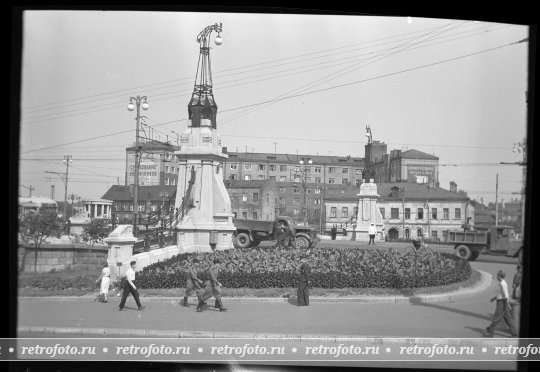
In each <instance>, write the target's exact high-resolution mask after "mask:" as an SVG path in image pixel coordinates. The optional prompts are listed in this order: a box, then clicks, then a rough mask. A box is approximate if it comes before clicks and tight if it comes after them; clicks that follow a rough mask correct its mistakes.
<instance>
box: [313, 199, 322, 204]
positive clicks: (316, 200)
mask: <svg viewBox="0 0 540 372" xmlns="http://www.w3.org/2000/svg"><path fill="white" fill-rule="evenodd" d="M313 202H314V203H315V204H319V205H320V204H321V199H315V200H314V201H313Z"/></svg>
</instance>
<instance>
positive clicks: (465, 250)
mask: <svg viewBox="0 0 540 372" xmlns="http://www.w3.org/2000/svg"><path fill="white" fill-rule="evenodd" d="M471 254H472V252H471V250H470V248H469V247H467V246H466V245H458V246H457V247H456V256H458V257H460V258H463V259H464V260H468V259H470V258H471Z"/></svg>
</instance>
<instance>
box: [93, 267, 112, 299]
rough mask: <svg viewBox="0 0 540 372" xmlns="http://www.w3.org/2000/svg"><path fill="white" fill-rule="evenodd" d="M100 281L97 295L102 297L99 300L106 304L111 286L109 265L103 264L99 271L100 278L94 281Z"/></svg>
mask: <svg viewBox="0 0 540 372" xmlns="http://www.w3.org/2000/svg"><path fill="white" fill-rule="evenodd" d="M100 280H101V287H100V290H99V294H100V295H103V299H100V301H101V302H108V301H107V295H108V293H109V286H110V284H111V269H109V264H108V263H107V262H105V266H104V267H103V270H101V276H100V277H99V278H98V279H97V280H96V283H97V282H99V281H100Z"/></svg>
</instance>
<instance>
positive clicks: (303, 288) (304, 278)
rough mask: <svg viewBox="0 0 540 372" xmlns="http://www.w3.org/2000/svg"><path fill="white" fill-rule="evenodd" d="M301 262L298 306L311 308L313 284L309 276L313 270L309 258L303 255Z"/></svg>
mask: <svg viewBox="0 0 540 372" xmlns="http://www.w3.org/2000/svg"><path fill="white" fill-rule="evenodd" d="M301 260H302V264H301V265H300V277H299V278H298V291H297V298H298V306H309V285H310V284H311V281H310V280H309V274H310V273H311V268H310V266H309V265H308V263H307V256H305V255H303V256H302V257H301Z"/></svg>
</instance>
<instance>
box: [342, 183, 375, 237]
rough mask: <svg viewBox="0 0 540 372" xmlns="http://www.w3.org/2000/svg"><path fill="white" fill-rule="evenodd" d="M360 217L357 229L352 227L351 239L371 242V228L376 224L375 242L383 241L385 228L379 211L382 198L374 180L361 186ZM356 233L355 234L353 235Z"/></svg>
mask: <svg viewBox="0 0 540 372" xmlns="http://www.w3.org/2000/svg"><path fill="white" fill-rule="evenodd" d="M358 197H359V201H358V215H357V220H356V227H351V228H350V230H348V231H350V232H351V234H350V235H351V238H352V237H353V236H354V240H357V241H361V242H369V233H368V230H369V226H370V224H372V223H374V224H375V226H376V227H377V235H376V236H375V241H381V236H383V234H382V231H383V228H384V224H383V219H382V215H381V211H380V210H379V206H378V200H379V198H380V196H379V194H377V185H376V184H375V182H373V180H370V182H369V183H367V182H363V183H362V184H361V185H360V193H359V194H358ZM353 232H354V233H353Z"/></svg>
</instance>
